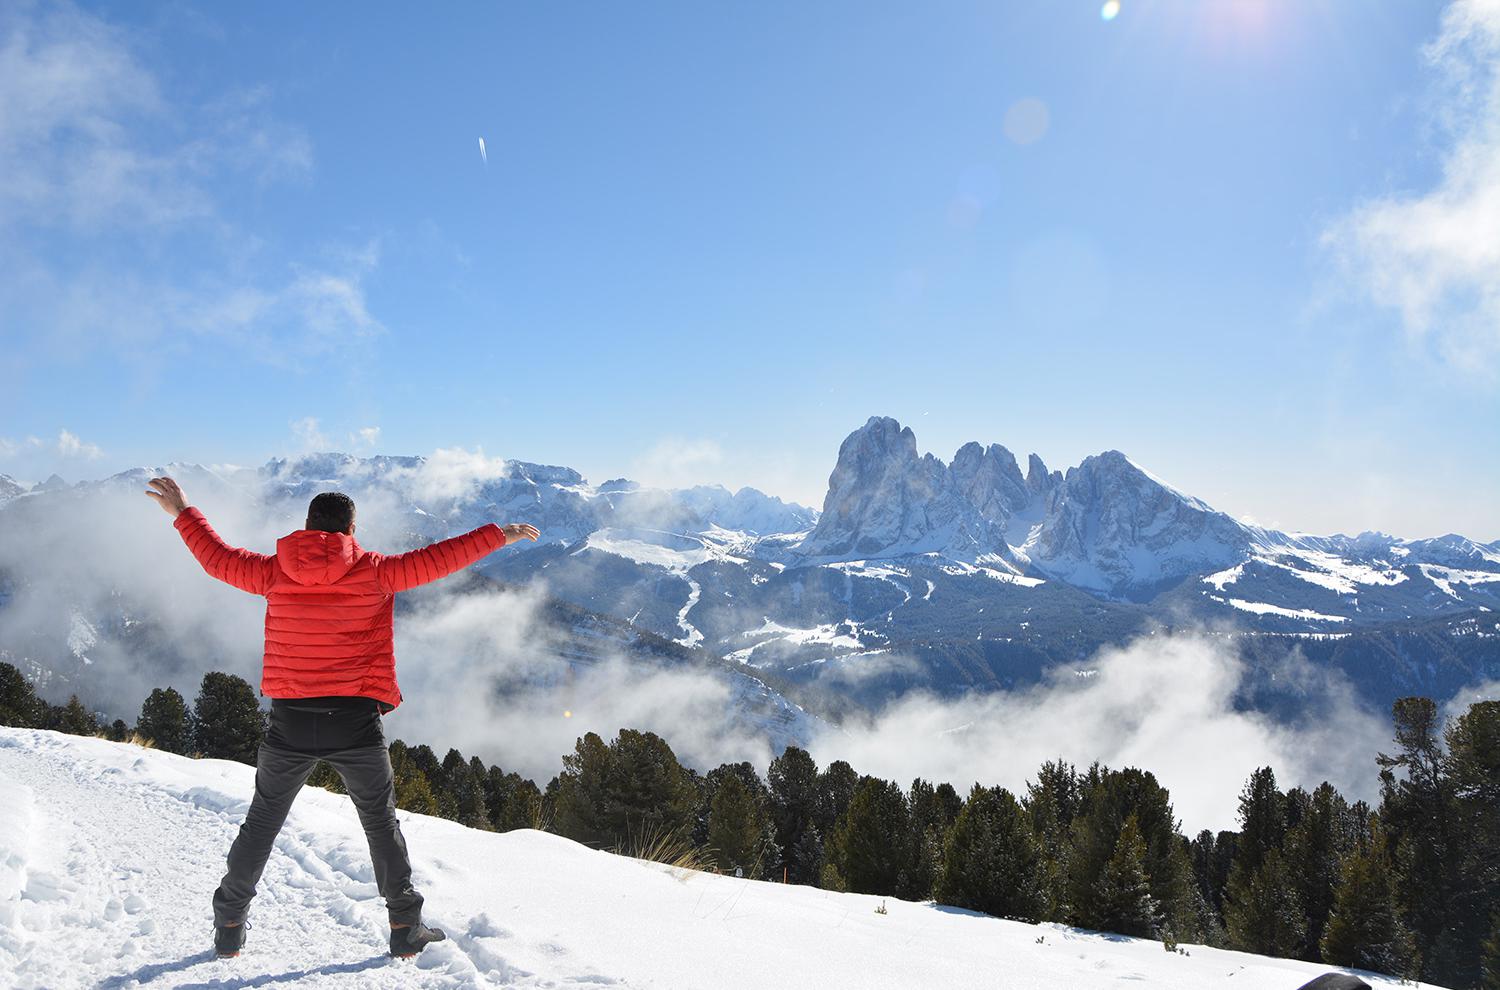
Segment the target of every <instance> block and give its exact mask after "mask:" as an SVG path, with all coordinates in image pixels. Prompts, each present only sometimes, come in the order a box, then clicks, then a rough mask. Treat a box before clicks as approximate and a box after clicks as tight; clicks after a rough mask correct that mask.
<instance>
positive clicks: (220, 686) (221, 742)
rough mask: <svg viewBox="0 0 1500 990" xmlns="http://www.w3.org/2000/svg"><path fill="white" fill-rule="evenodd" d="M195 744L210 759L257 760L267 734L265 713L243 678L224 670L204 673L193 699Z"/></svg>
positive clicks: (246, 761) (252, 761)
mask: <svg viewBox="0 0 1500 990" xmlns="http://www.w3.org/2000/svg"><path fill="white" fill-rule="evenodd" d="M192 728H193V746H194V748H195V749H196V750H197V751H198V752H199V753H201V754H202V755H203V756H205V757H208V758H209V759H218V760H238V761H239V762H241V763H249V764H252V765H253V764H254V763H255V754H256V750H258V749H259V748H260V742H261V739H262V738H263V737H264V736H265V732H266V722H265V714H264V713H263V712H262V711H261V710H260V705H259V703H258V702H257V701H256V700H255V690H254V689H253V688H251V687H250V685H249V683H247V682H246V681H245V680H244V679H243V678H240V677H236V676H235V675H233V674H225V673H221V672H220V671H217V670H215V671H210V672H209V673H207V674H204V675H203V686H202V687H201V688H200V689H199V691H198V697H197V698H196V699H194V701H193V721H192Z"/></svg>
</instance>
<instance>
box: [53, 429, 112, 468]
mask: <svg viewBox="0 0 1500 990" xmlns="http://www.w3.org/2000/svg"><path fill="white" fill-rule="evenodd" d="M57 453H58V455H59V456H62V457H82V458H85V459H87V460H90V461H93V460H98V459H99V458H100V457H103V456H104V451H103V450H101V449H100V448H99V445H98V444H92V443H85V442H83V441H82V440H80V439H78V437H77V436H76V435H75V434H73V433H70V432H69V431H67V430H63V431H62V432H60V433H58V435H57Z"/></svg>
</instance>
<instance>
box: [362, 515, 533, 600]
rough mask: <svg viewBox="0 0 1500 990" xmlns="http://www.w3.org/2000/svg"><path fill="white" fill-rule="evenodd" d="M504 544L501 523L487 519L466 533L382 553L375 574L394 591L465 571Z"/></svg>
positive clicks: (389, 590)
mask: <svg viewBox="0 0 1500 990" xmlns="http://www.w3.org/2000/svg"><path fill="white" fill-rule="evenodd" d="M503 546H505V534H504V533H502V532H501V531H500V527H499V526H496V525H495V524H494V523H485V524H484V525H483V526H480V527H479V528H478V529H476V530H473V531H472V532H469V533H464V534H463V535H462V536H455V537H453V538H452V539H448V540H441V541H439V542H437V543H434V544H432V545H431V546H425V547H422V548H421V549H418V550H411V551H408V552H406V553H398V554H392V555H391V556H389V557H382V558H380V560H379V561H378V562H377V563H376V565H375V577H376V580H377V581H379V582H380V586H381V587H382V588H384V589H385V590H386V591H388V592H391V593H393V594H394V593H395V592H398V591H405V590H407V589H408V588H415V587H416V586H417V585H419V584H427V583H428V582H429V581H436V580H438V579H439V578H445V577H447V576H448V575H449V574H452V573H453V572H454V571H461V570H463V569H464V568H465V567H468V566H469V565H470V564H472V563H474V562H475V561H476V560H479V559H480V558H481V557H484V556H485V555H487V554H490V553H493V552H494V551H496V550H499V549H500V548H501V547H503Z"/></svg>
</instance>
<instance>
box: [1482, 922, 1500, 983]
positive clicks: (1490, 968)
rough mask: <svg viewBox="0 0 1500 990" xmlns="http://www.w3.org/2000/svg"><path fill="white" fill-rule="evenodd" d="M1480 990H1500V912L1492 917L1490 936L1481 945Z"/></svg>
mask: <svg viewBox="0 0 1500 990" xmlns="http://www.w3.org/2000/svg"><path fill="white" fill-rule="evenodd" d="M1479 990H1500V914H1496V915H1495V916H1494V917H1493V918H1491V919H1490V936H1489V938H1487V939H1485V940H1484V944H1483V945H1481V946H1480V956H1479Z"/></svg>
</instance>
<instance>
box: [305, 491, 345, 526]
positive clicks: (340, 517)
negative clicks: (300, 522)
mask: <svg viewBox="0 0 1500 990" xmlns="http://www.w3.org/2000/svg"><path fill="white" fill-rule="evenodd" d="M353 524H354V499H352V498H350V497H349V496H348V495H345V494H344V493H343V492H323V493H322V494H321V495H316V496H314V497H313V500H312V503H311V504H310V505H308V507H307V528H308V529H320V530H322V531H323V532H325V533H347V532H349V527H350V526H352V525H353Z"/></svg>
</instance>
